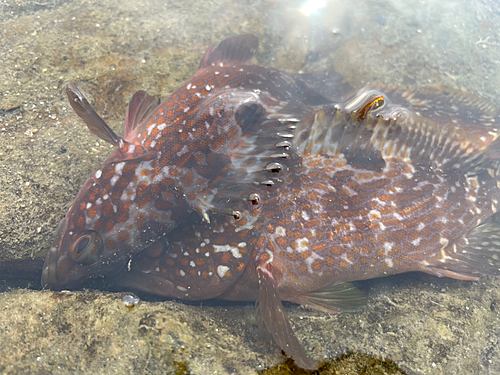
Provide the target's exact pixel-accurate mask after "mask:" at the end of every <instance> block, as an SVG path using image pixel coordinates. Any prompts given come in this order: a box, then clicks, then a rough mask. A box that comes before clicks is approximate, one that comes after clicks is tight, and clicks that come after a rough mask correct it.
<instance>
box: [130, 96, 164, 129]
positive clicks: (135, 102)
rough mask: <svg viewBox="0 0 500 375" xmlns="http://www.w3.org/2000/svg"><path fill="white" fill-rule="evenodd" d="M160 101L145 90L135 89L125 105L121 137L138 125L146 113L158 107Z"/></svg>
mask: <svg viewBox="0 0 500 375" xmlns="http://www.w3.org/2000/svg"><path fill="white" fill-rule="evenodd" d="M159 104H160V101H159V100H158V99H157V98H155V97H153V96H151V95H149V94H148V93H147V92H145V91H142V90H141V91H137V92H136V93H135V94H134V95H132V98H131V99H130V102H129V103H128V106H127V113H126V114H125V125H124V129H123V138H127V137H128V135H129V134H130V133H131V132H132V130H134V129H135V128H136V127H137V125H139V124H140V123H141V122H142V121H143V120H144V118H146V116H147V115H149V114H150V113H151V112H153V110H154V109H155V108H156V107H158V105H159Z"/></svg>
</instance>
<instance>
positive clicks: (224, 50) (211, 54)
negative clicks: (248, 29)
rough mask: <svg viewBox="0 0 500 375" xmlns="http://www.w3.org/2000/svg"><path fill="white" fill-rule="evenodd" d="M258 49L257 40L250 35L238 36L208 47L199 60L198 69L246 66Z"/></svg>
mask: <svg viewBox="0 0 500 375" xmlns="http://www.w3.org/2000/svg"><path fill="white" fill-rule="evenodd" d="M258 48H259V40H258V39H257V37H256V36H254V35H251V34H245V35H238V36H234V37H232V38H228V39H225V40H223V41H222V42H220V44H219V46H218V47H215V45H213V46H210V47H209V48H208V49H207V52H205V55H204V56H203V58H202V59H201V62H200V69H203V68H208V67H210V66H220V67H223V66H233V65H244V64H247V63H248V62H249V61H250V60H251V59H252V57H253V54H254V53H255V51H257V49H258Z"/></svg>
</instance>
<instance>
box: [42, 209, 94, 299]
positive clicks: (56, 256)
mask: <svg viewBox="0 0 500 375" xmlns="http://www.w3.org/2000/svg"><path fill="white" fill-rule="evenodd" d="M68 221H69V220H68V217H67V216H66V217H65V218H64V219H62V221H61V223H60V224H59V228H58V230H57V233H56V236H55V238H54V241H53V243H52V246H51V247H50V250H49V252H48V254H47V257H46V258H45V262H44V264H43V271H42V288H47V289H52V290H62V289H66V288H72V287H77V286H79V285H80V284H82V280H85V276H86V275H85V272H84V271H83V270H82V269H81V267H78V265H77V264H76V263H75V262H73V261H72V259H70V256H69V251H65V249H66V248H67V246H66V245H67V244H66V243H65V242H66V240H67V235H66V233H67V228H68Z"/></svg>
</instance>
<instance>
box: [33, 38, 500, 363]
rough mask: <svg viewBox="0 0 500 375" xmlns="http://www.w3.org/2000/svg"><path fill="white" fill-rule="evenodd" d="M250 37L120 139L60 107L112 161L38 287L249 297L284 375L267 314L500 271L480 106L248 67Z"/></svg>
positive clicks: (299, 353)
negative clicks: (372, 289) (405, 282)
mask: <svg viewBox="0 0 500 375" xmlns="http://www.w3.org/2000/svg"><path fill="white" fill-rule="evenodd" d="M257 46H258V43H257V40H256V38H255V37H253V36H249V35H244V36H238V37H234V38H229V39H227V40H225V41H223V42H221V43H220V45H219V46H218V47H215V46H212V47H210V48H209V49H208V50H207V52H206V53H205V55H204V57H203V59H202V61H201V63H200V69H199V71H198V72H197V73H196V74H195V75H194V76H193V77H191V78H190V79H189V80H188V81H186V83H185V84H183V86H182V87H181V88H180V89H179V90H177V91H175V92H174V93H173V94H172V95H171V96H170V97H169V98H167V99H166V100H165V101H164V102H163V103H161V104H160V105H158V102H157V101H156V100H155V99H154V98H152V97H150V96H149V95H147V94H146V93H144V92H142V91H141V92H138V93H136V94H135V95H134V96H133V97H132V99H131V102H130V104H129V107H128V109H127V114H126V118H125V126H124V127H125V134H124V137H123V138H120V137H119V136H117V135H116V134H114V132H113V131H112V130H111V129H109V127H108V126H107V125H106V124H105V123H104V121H103V120H102V119H101V118H100V117H99V116H98V115H97V114H96V113H95V111H93V109H92V108H91V107H90V105H89V104H88V102H86V100H85V98H84V96H83V94H81V92H80V91H79V90H78V88H77V87H76V85H74V84H70V85H69V86H68V89H67V93H68V96H69V98H70V103H71V105H72V106H73V108H74V109H75V111H76V112H77V114H78V115H79V116H80V117H81V118H82V119H83V120H84V122H85V123H86V124H87V126H88V127H89V129H90V130H91V131H92V132H93V133H94V134H96V135H98V136H99V137H100V138H102V139H104V140H106V141H108V142H110V143H112V144H114V145H115V146H116V150H115V152H114V153H113V154H112V155H111V156H110V158H109V159H108V160H107V161H106V162H105V163H104V165H103V166H102V167H101V168H99V169H98V170H97V171H96V172H95V173H94V174H93V175H92V176H91V177H90V178H89V180H88V181H87V182H86V183H85V185H84V187H83V188H82V190H81V191H80V193H79V194H78V196H77V198H76V200H75V202H74V204H73V205H72V207H71V208H70V210H69V212H68V214H67V215H66V217H65V218H64V219H63V221H62V222H61V225H60V227H59V229H58V232H57V233H56V238H55V240H54V245H53V246H52V248H51V249H50V251H49V254H48V256H47V259H46V263H45V265H44V270H43V275H42V283H43V285H46V286H48V287H50V288H53V289H61V288H67V287H78V286H80V285H82V284H83V283H84V282H85V281H86V280H87V279H88V278H92V277H97V276H106V277H107V278H108V279H109V280H111V281H112V282H113V283H114V284H115V285H119V286H121V287H122V288H132V289H136V290H143V291H147V292H150V293H155V294H158V295H163V296H167V297H178V298H183V299H191V300H200V299H209V298H218V299H225V300H256V301H257V312H258V314H257V320H258V323H259V325H262V326H264V327H265V328H267V330H268V331H269V332H270V333H271V335H272V337H273V338H274V340H275V341H276V343H277V344H278V345H279V346H280V347H281V348H282V349H283V350H284V351H285V353H286V354H287V355H289V356H291V357H292V358H294V359H295V360H296V362H297V364H298V365H299V366H300V367H303V368H308V369H312V368H315V363H314V362H313V361H312V360H311V359H310V358H309V357H308V355H307V353H306V352H305V350H304V349H303V348H302V346H301V344H300V343H299V341H298V340H297V338H296V337H295V335H294V333H293V331H292V328H291V325H290V323H289V321H288V319H287V317H286V313H285V310H284V309H283V306H282V304H281V301H282V300H285V301H291V302H295V303H299V304H303V305H307V306H309V307H312V308H315V309H318V310H320V311H324V312H327V313H334V312H337V311H352V310H356V309H359V308H361V307H362V306H363V305H364V304H365V302H366V298H365V297H364V296H363V295H362V294H361V293H360V292H359V291H358V290H357V289H356V288H355V287H354V286H353V285H352V284H350V283H349V282H350V281H355V280H362V279H369V278H375V277H381V276H386V275H390V274H397V273H402V272H409V271H422V272H427V273H430V274H434V275H437V276H446V277H452V278H456V279H463V280H476V279H477V277H478V275H479V274H491V275H497V274H499V269H500V268H499V267H500V262H499V261H498V259H499V254H498V253H499V251H500V241H497V238H499V236H500V225H499V224H498V222H497V221H496V218H495V213H496V212H497V210H498V202H499V199H500V189H499V181H498V180H499V172H498V171H499V168H498V167H499V158H500V152H499V148H500V141H499V140H498V134H499V131H498V128H497V121H498V120H497V117H496V116H497V113H496V107H495V106H494V105H493V104H491V103H490V102H488V101H486V100H484V99H481V98H478V97H475V96H473V95H471V94H468V93H465V92H462V91H458V90H448V89H441V88H427V89H423V90H421V91H418V92H412V91H409V90H406V91H404V90H401V89H394V88H391V87H384V86H381V85H377V84H371V85H370V86H368V87H366V88H363V89H361V90H359V91H357V92H356V91H354V90H351V88H350V87H349V86H348V85H346V84H345V83H343V82H342V78H341V77H340V76H339V75H337V74H335V73H329V74H311V75H294V74H289V73H285V72H281V71H279V70H276V69H271V68H265V67H261V66H256V65H250V63H249V61H250V59H251V57H252V55H253V53H254V52H255V51H256V49H257Z"/></svg>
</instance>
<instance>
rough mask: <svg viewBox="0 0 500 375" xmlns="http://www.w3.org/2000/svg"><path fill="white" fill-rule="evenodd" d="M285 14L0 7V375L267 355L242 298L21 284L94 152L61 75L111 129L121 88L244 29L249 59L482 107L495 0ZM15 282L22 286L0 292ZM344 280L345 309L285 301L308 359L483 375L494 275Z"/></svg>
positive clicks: (288, 7)
mask: <svg viewBox="0 0 500 375" xmlns="http://www.w3.org/2000/svg"><path fill="white" fill-rule="evenodd" d="M303 6H304V1H293V2H288V1H283V2H280V1H248V2H247V1H226V0H221V1H168V2H165V1H143V2H138V1H136V2H133V3H126V2H120V1H95V2H94V1H91V2H87V1H77V2H76V1H75V2H72V1H57V0H55V1H46V2H45V1H42V2H30V1H9V0H6V1H4V2H2V3H1V4H0V17H1V18H0V45H2V46H3V47H4V48H3V49H2V51H1V53H0V62H1V63H0V166H1V168H0V184H1V186H0V223H1V225H0V279H1V280H2V288H3V289H4V290H5V292H4V293H3V294H2V302H0V308H1V311H0V315H2V317H1V319H0V321H1V322H3V323H2V327H3V328H1V329H0V335H1V336H2V338H1V340H2V342H4V343H6V342H8V343H9V345H2V346H0V352H1V355H0V358H2V359H0V368H1V369H2V370H3V371H5V372H9V371H11V372H13V373H24V372H30V371H31V372H34V373H45V372H51V371H54V372H60V373H65V372H67V371H70V370H72V371H77V372H81V373H87V372H88V373H90V372H95V371H98V372H104V373H107V372H109V373H111V372H122V373H123V372H127V373H135V372H137V373H144V372H149V373H154V372H161V371H164V372H167V373H168V372H171V371H172V369H179V368H182V366H181V365H180V364H182V363H184V364H185V365H184V366H185V367H186V368H187V370H189V371H190V372H191V373H196V374H198V373H215V371H218V373H231V372H237V373H254V372H256V371H258V370H261V369H263V368H266V367H269V366H271V365H275V364H277V363H278V362H280V361H281V360H282V358H281V356H280V352H279V350H278V348H277V347H276V346H274V345H272V344H267V343H263V342H262V341H261V340H260V339H259V337H258V332H257V328H256V327H255V326H254V325H253V324H254V323H253V322H254V321H253V306H252V305H251V304H250V305H247V304H244V305H234V304H231V305H229V306H225V305H224V306H222V305H217V304H215V305H214V304H210V306H206V305H205V304H196V305H187V304H183V303H177V302H172V301H168V302H151V301H150V302H141V303H140V304H139V305H138V306H137V307H136V308H134V309H133V310H132V311H129V310H128V309H127V308H125V306H124V305H123V303H122V298H123V294H119V295H113V294H101V293H99V292H95V293H94V292H88V293H85V294H80V293H74V294H61V293H51V292H41V291H39V290H36V289H39V288H40V281H39V279H40V274H41V267H42V263H43V259H44V257H45V255H46V253H47V251H48V248H49V246H50V244H51V241H52V238H53V236H54V233H55V231H56V229H57V225H58V223H59V221H60V220H61V218H62V217H63V216H64V214H65V212H66V210H67V209H68V207H69V206H70V205H71V203H72V201H73V199H74V197H75V195H76V193H77V192H78V190H79V189H80V187H81V185H82V184H83V182H84V181H85V180H86V178H87V177H88V176H89V175H90V173H91V172H92V171H93V170H95V168H96V167H97V166H98V165H100V163H101V162H102V161H103V160H104V159H105V158H106V157H107V156H108V155H109V154H110V152H111V150H112V148H111V146H109V145H107V144H105V143H104V142H102V141H100V140H99V139H97V138H96V137H95V136H94V135H92V134H91V133H90V132H88V130H87V128H86V127H85V126H84V125H83V123H81V122H80V121H79V120H77V118H76V116H74V114H73V113H72V111H71V108H70V107H69V105H68V104H67V102H66V98H65V95H64V91H63V89H64V86H65V85H66V83H67V82H69V81H78V82H79V84H80V86H81V87H82V89H84V90H85V93H86V94H88V95H89V96H91V97H90V98H89V99H91V102H92V104H93V105H94V107H95V108H96V110H97V112H99V113H100V114H101V115H102V116H103V118H105V120H106V121H107V122H108V123H109V124H110V125H111V126H112V127H113V128H114V129H115V131H116V132H117V133H118V134H120V133H121V127H122V121H123V116H124V113H125V107H126V104H127V102H128V100H129V98H130V96H131V95H132V94H133V93H134V92H135V91H137V90H140V89H142V90H146V91H147V92H149V93H150V94H152V95H156V96H161V97H162V98H164V97H166V96H167V95H168V94H169V93H171V92H172V91H173V90H175V89H176V88H177V87H179V85H180V84H181V83H182V82H183V81H184V80H185V79H187V78H188V77H189V76H191V75H192V74H193V73H194V72H195V71H196V70H197V67H198V64H199V60H200V58H201V56H202V55H203V52H204V51H205V49H206V48H207V47H208V46H209V45H210V44H212V43H218V42H219V41H221V40H223V39H224V38H226V37H229V36H232V35H235V34H242V33H253V34H255V35H257V36H258V37H259V40H260V50H259V53H258V54H257V57H256V61H257V62H258V63H259V64H261V65H264V66H272V67H276V68H280V69H283V70H286V71H289V72H309V71H316V70H328V69H335V70H336V71H337V72H339V73H341V74H342V75H343V76H344V77H345V79H346V80H347V81H348V82H349V83H350V84H351V85H352V86H353V87H355V88H360V87H362V86H364V85H365V84H366V83H367V82H371V81H380V82H382V83H384V84H388V85H391V86H394V87H404V88H410V89H417V88H421V87H425V86H437V87H449V88H457V89H464V90H466V91H469V92H472V93H475V94H478V95H480V96H482V97H484V98H486V99H489V100H492V101H493V102H494V103H495V104H497V105H498V104H499V102H498V100H497V93H498V90H497V87H499V83H500V82H499V81H500V60H499V59H500V58H499V56H500V54H499V49H500V48H499V43H500V36H499V32H498V30H499V25H500V5H499V4H498V3H497V2H496V1H486V0H484V1H476V2H470V1H465V0H464V1H445V2H439V1H433V2H426V1H412V2H408V1H378V2H370V1H361V0H359V1H352V2H341V1H326V5H325V6H324V7H322V8H319V9H318V11H316V12H314V13H310V14H306V13H307V12H304V9H303ZM309 12H310V11H309ZM19 286H23V287H25V286H29V287H30V288H32V289H33V290H29V291H25V290H17V289H13V290H10V288H11V287H14V288H15V287H19ZM359 287H360V288H361V289H362V290H364V291H366V293H367V294H368V296H369V302H368V307H367V308H366V309H365V310H364V311H363V312H362V313H356V314H341V315H338V316H325V314H322V313H320V312H316V311H310V310H306V309H304V308H299V307H297V306H296V305H292V304H290V305H287V313H288V315H289V316H290V319H291V320H292V322H293V326H294V328H295V332H296V334H297V335H298V337H299V339H300V340H301V342H302V343H303V344H304V346H305V348H306V351H307V352H309V353H311V355H312V356H313V357H314V358H315V359H318V360H320V359H326V358H333V357H335V356H337V355H339V354H342V353H345V352H347V351H348V350H354V351H357V352H362V353H370V354H375V355H377V356H380V357H384V358H391V359H393V360H394V361H395V362H396V363H397V364H399V365H400V366H402V367H403V368H405V369H407V371H408V372H409V373H412V372H415V373H419V374H434V373H439V374H452V373H453V374H455V373H478V374H479V373H486V374H488V373H491V374H494V373H498V372H500V362H499V361H500V359H499V354H500V350H499V348H498V346H497V337H498V333H499V327H500V319H499V317H500V315H499V314H500V312H499V308H498V301H499V300H500V289H499V280H498V279H495V278H488V277H485V278H482V279H481V281H479V282H473V283H471V282H460V281H455V280H442V279H437V278H434V277H431V276H427V275H421V274H408V275H400V276H397V277H392V278H387V279H380V280H369V281H365V282H361V283H359ZM127 314H128V315H127ZM115 339H116V341H115ZM68 343H70V344H71V345H68ZM68 346H70V347H71V350H70V352H68ZM165 353H168V355H167V354H165ZM176 363H177V364H176Z"/></svg>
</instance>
